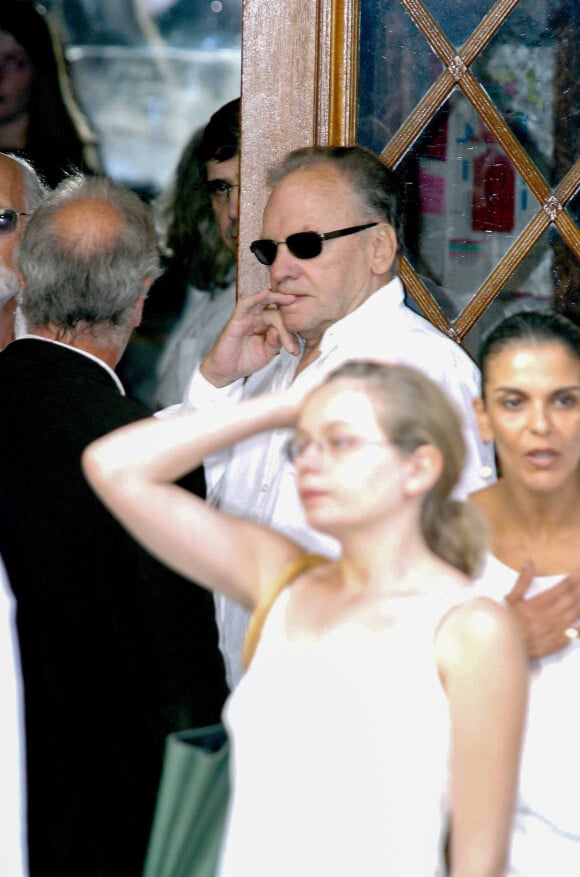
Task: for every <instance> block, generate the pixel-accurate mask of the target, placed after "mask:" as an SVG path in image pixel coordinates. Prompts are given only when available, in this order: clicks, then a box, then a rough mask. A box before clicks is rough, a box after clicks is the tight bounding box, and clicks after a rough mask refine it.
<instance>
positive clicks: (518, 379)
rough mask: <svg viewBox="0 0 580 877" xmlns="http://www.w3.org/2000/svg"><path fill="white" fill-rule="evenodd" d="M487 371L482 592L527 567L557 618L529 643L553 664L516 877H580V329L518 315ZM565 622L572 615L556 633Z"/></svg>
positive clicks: (537, 728)
mask: <svg viewBox="0 0 580 877" xmlns="http://www.w3.org/2000/svg"><path fill="white" fill-rule="evenodd" d="M481 365H482V397H481V399H480V400H478V402H477V407H478V414H479V422H480V432H481V436H482V438H483V439H484V440H486V441H494V442H495V447H496V452H497V455H498V459H499V464H500V471H501V473H502V475H501V478H500V479H499V480H498V481H497V482H496V483H495V484H493V485H492V486H490V487H488V488H486V489H484V490H482V491H479V492H478V493H476V494H474V495H473V496H472V497H471V499H472V500H473V502H474V503H475V504H476V505H477V506H478V507H479V508H480V510H481V511H483V512H484V514H485V516H486V517H487V519H488V521H489V524H490V528H491V555H490V556H489V558H488V561H487V565H486V569H485V571H484V574H483V576H482V579H481V586H482V588H483V590H484V591H485V593H489V594H494V595H495V596H497V597H498V598H502V597H504V595H506V594H509V592H510V591H511V590H512V588H513V586H514V583H515V582H516V579H517V578H518V573H519V571H520V570H522V569H523V568H527V569H528V578H530V577H531V575H532V574H533V576H534V578H533V581H532V583H531V586H530V587H529V589H528V592H527V595H526V596H528V597H531V598H532V600H533V601H535V605H536V607H537V611H538V612H540V613H541V611H542V605H543V606H544V607H545V609H546V612H549V613H551V615H552V616H553V617H550V618H548V619H546V631H545V633H544V639H543V642H542V641H540V648H538V646H537V644H536V645H534V643H533V642H532V641H531V640H530V641H529V642H528V643H527V645H528V650H529V651H530V652H531V653H532V654H537V655H539V654H540V653H542V656H541V657H540V656H538V657H535V658H534V659H533V660H532V665H531V668H532V673H531V687H530V704H529V715H528V722H527V731H526V738H525V744H524V750H523V758H522V769H521V786H520V792H519V801H518V808H517V814H516V820H515V824H514V836H513V842H512V848H511V858H510V870H509V872H508V873H509V874H510V875H514V877H515V875H519V877H544V875H546V874H549V873H553V874H557V875H558V877H574V875H578V874H580V807H579V806H578V801H577V800H576V793H575V790H576V789H577V788H578V787H579V786H580V759H578V741H579V740H580V642H579V641H578V631H579V629H580V627H579V622H580V608H579V607H578V605H577V601H576V597H575V590H574V588H573V587H572V586H570V587H566V585H565V583H564V586H562V585H560V584H559V583H560V581H561V580H562V578H563V577H564V576H567V575H568V574H569V573H571V572H572V571H577V570H579V569H580V538H579V536H580V331H579V330H578V328H577V327H576V326H574V325H573V324H572V323H571V322H570V321H568V320H567V319H565V318H564V317H561V316H560V315H557V314H541V313H522V314H517V315H514V316H512V317H509V318H508V319H507V320H504V321H503V322H502V323H501V324H500V325H499V326H497V327H496V328H495V329H494V331H493V332H492V333H491V334H490V336H489V337H488V339H487V340H486V342H485V343H484V346H483V349H482V353H481ZM572 584H573V582H572ZM554 586H555V587H554ZM532 600H531V601H530V603H531V602H532ZM542 600H544V603H543V604H542ZM554 607H555V608H554ZM554 617H555V618H559V619H560V622H559V625H560V626H559V627H558V626H557V627H556V629H555V631H554V629H553V628H554V620H553V618H554ZM546 652H550V654H547V653H546Z"/></svg>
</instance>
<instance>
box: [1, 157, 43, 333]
mask: <svg viewBox="0 0 580 877" xmlns="http://www.w3.org/2000/svg"><path fill="white" fill-rule="evenodd" d="M44 195H45V189H44V187H43V185H42V183H41V182H40V179H39V178H38V176H37V174H36V172H35V171H34V169H33V168H32V166H31V165H29V164H28V162H26V161H24V160H23V159H21V158H16V157H13V156H10V155H5V154H4V153H0V350H2V348H4V347H6V345H7V344H9V343H10V342H11V341H13V340H14V335H15V332H16V315H17V309H16V299H17V296H18V293H19V291H20V277H19V274H18V271H17V270H16V247H17V245H18V243H19V241H20V238H21V237H22V232H23V230H24V223H25V222H26V218H27V217H28V216H30V214H31V213H32V212H33V211H34V210H35V209H36V207H38V205H39V204H40V202H41V201H42V199H43V197H44Z"/></svg>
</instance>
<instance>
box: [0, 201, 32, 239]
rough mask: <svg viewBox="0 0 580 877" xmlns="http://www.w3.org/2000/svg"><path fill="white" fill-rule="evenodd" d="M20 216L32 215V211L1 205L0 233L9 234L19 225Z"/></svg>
mask: <svg viewBox="0 0 580 877" xmlns="http://www.w3.org/2000/svg"><path fill="white" fill-rule="evenodd" d="M19 216H30V213H21V212H20V211H18V210H12V208H10V207H0V234H9V233H10V232H11V231H14V229H15V228H16V226H17V225H18V217H19Z"/></svg>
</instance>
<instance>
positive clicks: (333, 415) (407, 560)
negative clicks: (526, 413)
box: [84, 363, 527, 877]
mask: <svg viewBox="0 0 580 877" xmlns="http://www.w3.org/2000/svg"><path fill="white" fill-rule="evenodd" d="M288 428H294V430H295V431H294V434H293V437H292V438H291V440H290V443H289V445H288V453H289V456H290V459H291V460H292V461H293V462H294V466H295V471H296V481H297V488H298V492H299V494H300V497H301V500H302V503H303V505H304V508H305V512H306V515H307V518H308V522H309V524H310V525H311V526H314V527H316V528H317V529H319V530H322V531H324V532H325V533H328V534H330V535H332V536H334V537H335V538H337V539H338V540H339V541H340V544H341V547H342V556H341V557H340V559H338V560H325V561H322V560H320V562H316V559H314V558H312V556H308V555H305V554H304V551H303V549H301V548H300V547H299V546H298V545H297V544H296V543H294V542H292V541H291V540H289V539H288V538H287V537H285V536H284V535H282V534H281V533H278V532H276V531H274V530H271V529H268V528H265V527H262V526H259V525H257V524H255V523H253V522H250V521H248V520H244V519H242V518H236V517H231V516H229V515H226V514H224V513H222V512H220V511H218V510H217V509H215V508H212V507H210V506H208V505H206V504H204V503H203V502H201V501H199V500H197V499H196V498H195V497H192V496H191V495H190V494H187V493H185V492H184V491H182V490H181V489H180V488H179V487H178V486H176V484H175V483H174V481H175V479H176V478H179V477H180V476H181V475H182V474H184V473H185V472H186V471H188V470H189V469H190V468H191V467H193V466H196V465H198V464H199V463H200V462H201V460H202V459H203V458H204V457H206V456H207V455H208V454H211V453H214V452H217V451H218V450H220V449H223V448H224V447H227V446H228V445H230V444H231V443H234V442H237V441H241V440H243V439H244V438H246V437H247V436H249V435H253V434H255V433H257V432H260V431H264V430H273V429H276V430H285V429H288ZM464 454H465V448H464V445H463V440H462V436H461V428H460V424H459V419H458V416H457V414H456V413H455V412H454V410H453V409H452V407H451V405H450V403H449V401H448V400H447V397H446V396H445V394H444V393H443V391H442V390H440V389H439V388H438V387H437V386H435V385H434V384H433V383H432V382H431V381H429V380H428V379H427V378H425V377H424V376H423V375H421V374H419V373H418V372H416V371H414V370H413V369H410V368H405V367H402V366H386V365H383V366H381V365H377V364H369V363H353V364H347V365H346V366H343V367H342V368H341V369H339V370H338V371H337V372H335V373H333V374H332V375H331V376H330V377H329V378H328V379H327V381H326V382H325V383H324V384H323V385H322V386H321V387H320V388H318V389H316V390H314V392H312V393H311V394H310V395H309V396H308V397H307V398H306V401H305V402H304V403H303V404H301V405H300V404H296V401H295V400H293V399H292V397H291V396H288V395H282V396H269V397H264V396H263V397H260V398H257V399H254V400H251V401H246V402H243V403H241V404H240V405H237V406H232V407H230V406H223V407H220V408H218V409H216V410H214V411H213V412H212V414H211V415H210V416H207V415H205V414H203V413H201V412H200V413H193V414H191V413H190V414H185V415H182V416H181V417H179V418H171V419H169V420H162V421H154V422H151V421H146V422H143V423H142V424H141V425H138V426H136V427H134V428H131V429H128V430H122V431H119V432H118V433H115V434H113V435H112V436H109V437H106V438H104V439H102V440H100V441H99V442H98V443H96V444H94V445H92V446H91V447H90V448H89V449H88V451H87V452H86V454H85V459H84V463H85V467H86V472H87V474H88V477H89V480H90V481H91V483H92V484H93V486H94V487H95V489H96V490H97V492H98V493H99V495H100V496H101V498H102V499H103V500H104V501H105V503H106V504H107V505H108V506H109V507H110V509H111V510H112V511H113V512H114V514H116V515H117V516H118V518H119V519H120V520H121V521H122V522H123V523H124V524H125V526H127V527H128V528H129V530H130V531H131V532H132V533H133V534H134V535H135V536H136V537H137V538H138V539H140V540H141V541H142V542H143V544H144V545H146V546H147V547H148V548H149V550H151V551H153V552H154V553H155V554H157V555H158V556H159V557H160V558H162V559H163V560H164V561H165V562H167V563H169V564H171V565H172V566H173V567H174V568H175V569H177V570H180V571H181V572H182V573H184V574H185V575H188V576H191V577H192V578H195V579H196V580H197V581H200V582H204V583H205V584H206V586H207V587H209V588H211V589H214V590H216V591H220V592H222V593H225V594H227V595H228V596H230V597H232V598H235V599H237V600H238V601H239V602H240V603H242V604H243V605H244V606H246V607H247V608H254V607H256V606H257V605H260V603H261V601H263V599H264V597H265V596H266V595H267V594H268V592H269V591H270V589H271V587H272V583H273V582H275V581H276V580H277V579H278V578H279V576H280V573H281V571H283V570H285V569H288V567H289V566H290V568H291V569H292V570H293V572H292V574H291V577H292V576H293V580H292V582H291V586H290V587H288V588H286V589H284V590H283V591H282V592H281V593H280V594H279V595H278V597H277V598H276V599H275V601H274V603H273V606H272V608H271V610H270V612H269V614H268V616H267V619H266V623H265V626H264V628H263V631H262V636H261V639H260V642H259V644H258V648H257V651H256V654H255V656H254V659H253V661H252V664H251V666H250V669H249V670H248V672H247V674H246V675H245V676H244V677H243V679H242V681H241V682H240V684H239V686H238V687H237V689H236V691H235V692H234V694H233V695H232V698H231V700H230V702H229V705H228V707H227V708H226V721H227V725H228V727H229V731H230V735H231V739H232V744H233V773H232V780H233V797H232V802H231V809H230V818H229V824H228V828H227V831H226V839H225V845H224V849H223V851H222V861H221V867H220V875H221V877H247V875H248V874H252V875H253V877H272V875H273V874H275V875H277V877H297V875H300V877H321V875H326V874H328V875H333V877H353V875H355V874H360V875H364V877H385V875H397V877H419V875H421V877H435V875H437V877H439V875H442V874H443V873H445V872H444V865H443V855H442V849H443V841H444V836H445V832H446V826H447V819H448V817H449V816H450V818H451V821H452V825H453V832H452V844H451V862H452V866H451V874H452V875H453V877H501V875H503V873H504V868H505V863H506V853H507V846H508V841H509V835H510V828H511V818H512V811H513V803H514V797H515V791H516V785H517V773H518V761H519V746H520V740H521V733H522V727H523V717H524V711H525V700H526V688H527V667H526V659H525V656H524V650H523V647H522V643H521V638H520V636H519V632H518V630H517V627H516V625H515V622H513V621H512V619H511V616H510V614H509V612H508V611H507V610H506V609H504V608H503V607H501V606H499V604H496V603H494V602H493V601H491V600H489V599H487V598H477V597H475V598H474V594H473V592H472V590H471V589H470V587H469V581H468V579H467V578H466V573H467V574H469V573H471V572H472V571H473V568H474V566H475V565H476V564H477V562H478V559H479V554H480V549H481V545H480V544H479V533H480V530H481V528H480V527H479V526H477V523H476V522H475V521H474V519H473V517H472V515H471V514H470V510H469V506H468V505H466V504H465V503H459V502H455V501H453V500H451V499H450V498H449V494H450V491H451V490H452V489H453V487H454V485H455V483H456V481H457V479H458V476H459V474H460V472H461V466H462V463H463V458H464ZM471 512H473V513H474V510H473V509H471Z"/></svg>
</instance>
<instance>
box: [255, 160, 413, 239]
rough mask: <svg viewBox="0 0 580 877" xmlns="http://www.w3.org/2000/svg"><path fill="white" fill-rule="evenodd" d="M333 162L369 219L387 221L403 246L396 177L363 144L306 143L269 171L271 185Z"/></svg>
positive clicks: (273, 185)
mask: <svg viewBox="0 0 580 877" xmlns="http://www.w3.org/2000/svg"><path fill="white" fill-rule="evenodd" d="M325 165H326V166H328V165H330V166H331V167H334V168H335V169H336V170H337V171H338V172H339V173H341V174H342V175H343V176H344V178H345V179H346V181H347V182H348V184H349V185H350V187H351V188H352V191H353V194H354V195H355V196H356V197H358V198H359V200H360V202H361V204H362V206H363V208H364V209H365V210H366V211H368V217H369V219H378V220H380V221H381V222H388V223H389V225H390V226H392V228H393V229H394V231H395V234H396V236H397V244H398V248H399V249H401V248H402V246H403V224H402V219H401V216H400V205H401V203H402V192H401V187H400V184H399V181H398V179H397V176H396V175H395V173H394V171H392V170H390V169H389V168H388V167H387V166H386V165H385V164H383V162H382V161H381V160H380V158H379V157H378V155H376V154H375V153H374V152H371V150H370V149H365V148H364V147H362V146H307V147H304V148H303V149H295V150H293V152H290V153H288V155H287V156H286V157H285V158H284V159H283V160H282V161H281V162H280V164H278V165H276V166H275V167H273V168H272V169H271V170H270V173H269V175H268V184H269V185H270V186H271V187H272V188H274V187H275V186H277V185H278V184H279V183H281V182H282V180H283V179H284V178H285V177H287V176H288V175H289V174H292V173H294V171H298V170H302V169H304V168H312V167H323V166H325Z"/></svg>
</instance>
